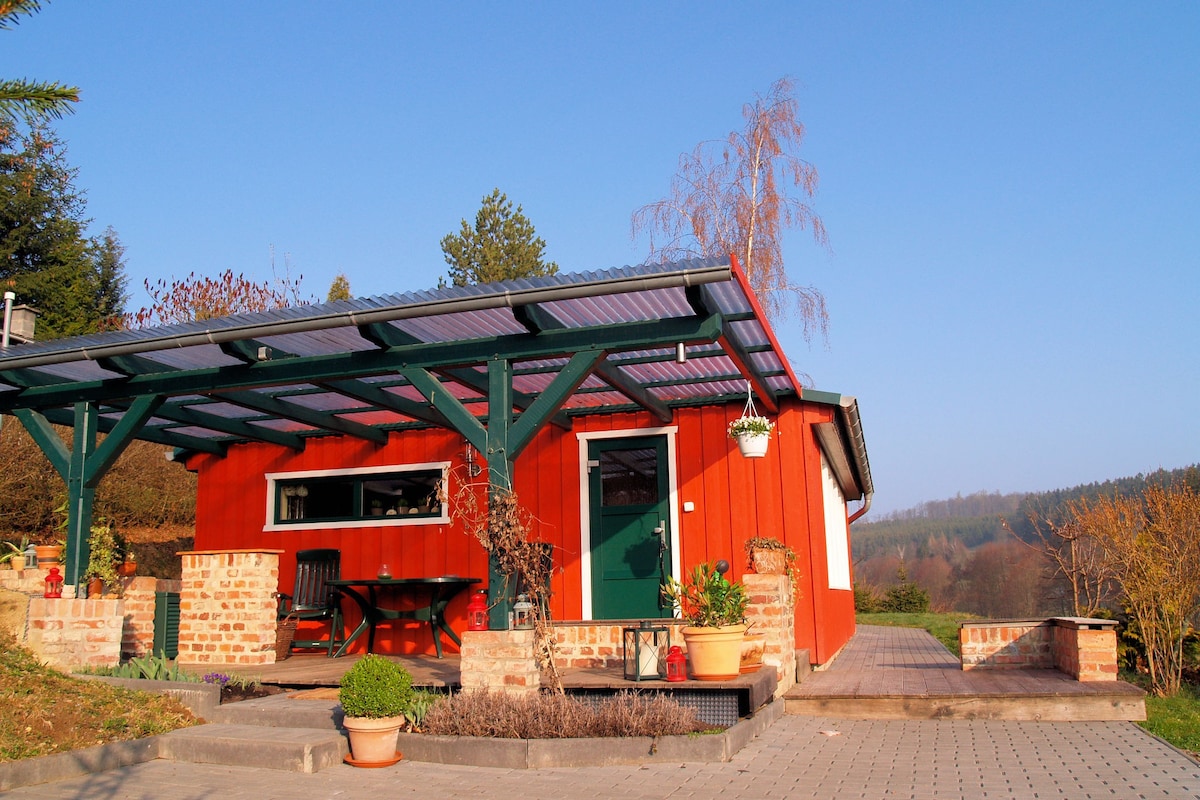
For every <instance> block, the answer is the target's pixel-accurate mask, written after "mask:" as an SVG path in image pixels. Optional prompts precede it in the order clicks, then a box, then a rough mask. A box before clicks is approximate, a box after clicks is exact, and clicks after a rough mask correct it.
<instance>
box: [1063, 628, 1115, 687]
mask: <svg viewBox="0 0 1200 800" xmlns="http://www.w3.org/2000/svg"><path fill="white" fill-rule="evenodd" d="M1097 622H1098V620H1088V619H1082V618H1077V617H1063V618H1058V619H1056V620H1055V626H1054V666H1055V667H1056V668H1057V669H1059V670H1061V671H1062V672H1065V673H1067V674H1068V675H1070V676H1071V677H1073V678H1075V679H1076V680H1079V681H1115V680H1116V679H1117V631H1116V628H1115V625H1114V624H1113V623H1110V622H1107V621H1104V623H1105V624H1102V625H1097V624H1095V623H1097Z"/></svg>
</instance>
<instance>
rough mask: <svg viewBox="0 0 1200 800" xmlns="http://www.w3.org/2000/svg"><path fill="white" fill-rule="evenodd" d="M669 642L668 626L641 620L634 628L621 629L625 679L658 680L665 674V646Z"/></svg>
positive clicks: (667, 645)
mask: <svg viewBox="0 0 1200 800" xmlns="http://www.w3.org/2000/svg"><path fill="white" fill-rule="evenodd" d="M670 644H671V632H670V629H669V628H666V627H660V626H656V625H653V624H651V623H650V622H642V624H641V625H639V626H638V627H636V628H622V629H621V652H622V654H623V657H624V661H625V680H627V681H660V680H662V679H663V678H665V677H666V675H667V648H668V647H669V646H670Z"/></svg>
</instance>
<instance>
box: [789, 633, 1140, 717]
mask: <svg viewBox="0 0 1200 800" xmlns="http://www.w3.org/2000/svg"><path fill="white" fill-rule="evenodd" d="M1144 696H1145V695H1144V693H1143V692H1142V690H1141V689H1138V688H1137V687H1135V686H1131V685H1129V684H1127V683H1124V682H1123V681H1094V682H1081V681H1077V680H1075V679H1073V678H1071V677H1070V676H1069V675H1066V674H1064V673H1062V672H1059V671H1058V670H1053V669H974V670H967V671H964V670H963V669H962V667H961V665H960V664H959V661H958V658H957V657H955V656H954V655H953V654H951V653H950V652H949V651H948V650H946V648H945V647H944V646H943V645H942V644H941V642H939V641H938V640H937V639H935V638H933V636H931V635H930V634H929V633H927V632H926V631H924V630H921V629H918V628H892V627H883V626H877V625H860V626H858V631H857V633H855V635H854V637H853V638H852V639H851V640H850V642H849V643H848V644H847V645H846V646H845V648H843V650H842V652H841V653H840V654H839V655H838V656H837V658H835V659H834V660H833V663H832V664H831V665H830V666H829V667H828V668H827V669H825V670H822V671H819V672H814V673H812V674H811V675H809V676H808V677H807V678H806V679H805V680H804V682H803V683H800V684H798V685H797V686H795V687H793V688H792V689H791V690H790V691H789V692H788V693H787V695H786V703H787V710H788V713H789V714H823V715H834V716H841V717H851V718H860V719H937V718H940V719H949V718H959V719H1026V720H1033V721H1039V720H1041V721H1072V720H1142V719H1145V718H1146V707H1145V701H1144Z"/></svg>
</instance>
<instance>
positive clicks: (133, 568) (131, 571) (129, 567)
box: [117, 561, 137, 578]
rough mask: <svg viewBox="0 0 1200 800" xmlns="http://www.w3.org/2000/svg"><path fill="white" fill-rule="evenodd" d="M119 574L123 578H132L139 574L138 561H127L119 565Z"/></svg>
mask: <svg viewBox="0 0 1200 800" xmlns="http://www.w3.org/2000/svg"><path fill="white" fill-rule="evenodd" d="M117 574H118V575H120V576H121V577H122V578H132V577H133V576H134V575H137V562H136V561H126V562H124V563H121V564H118V565H117Z"/></svg>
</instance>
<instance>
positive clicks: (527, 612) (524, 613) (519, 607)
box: [513, 594, 533, 631]
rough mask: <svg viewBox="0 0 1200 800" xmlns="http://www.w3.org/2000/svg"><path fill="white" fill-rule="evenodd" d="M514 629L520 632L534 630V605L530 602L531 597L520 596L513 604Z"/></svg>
mask: <svg viewBox="0 0 1200 800" xmlns="http://www.w3.org/2000/svg"><path fill="white" fill-rule="evenodd" d="M513 628H515V629H517V630H519V631H527V630H530V629H531V628H533V603H531V602H529V595H526V594H519V595H517V602H515V603H513Z"/></svg>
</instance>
